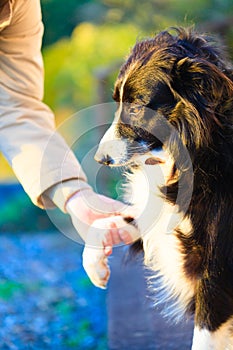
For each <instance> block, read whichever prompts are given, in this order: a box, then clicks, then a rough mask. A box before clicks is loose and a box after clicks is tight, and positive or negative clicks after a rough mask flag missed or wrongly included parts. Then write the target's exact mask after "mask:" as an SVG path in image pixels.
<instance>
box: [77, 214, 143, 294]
mask: <svg viewBox="0 0 233 350" xmlns="http://www.w3.org/2000/svg"><path fill="white" fill-rule="evenodd" d="M138 238H139V232H138V230H137V229H136V228H135V227H134V226H133V225H132V224H130V223H128V222H127V221H125V219H124V218H122V217H121V216H113V217H108V218H104V219H98V220H95V221H94V223H93V224H92V226H91V227H90V229H89V231H88V234H87V237H86V242H85V247H84V251H83V267H84V269H85V271H86V273H87V275H88V276H89V278H90V280H91V281H92V283H93V284H94V285H95V286H97V287H100V288H106V285H107V283H108V280H109V277H110V268H109V265H108V256H109V255H111V253H112V248H113V246H114V245H119V244H130V243H133V242H134V241H135V240H136V239H138Z"/></svg>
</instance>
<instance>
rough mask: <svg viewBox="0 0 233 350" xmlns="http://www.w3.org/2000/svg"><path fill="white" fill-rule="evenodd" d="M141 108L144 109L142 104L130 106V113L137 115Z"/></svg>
mask: <svg viewBox="0 0 233 350" xmlns="http://www.w3.org/2000/svg"><path fill="white" fill-rule="evenodd" d="M141 110H142V106H132V107H130V108H129V114H130V115H131V116H136V115H138V114H139V113H140V111H141Z"/></svg>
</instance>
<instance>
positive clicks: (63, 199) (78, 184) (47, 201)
mask: <svg viewBox="0 0 233 350" xmlns="http://www.w3.org/2000/svg"><path fill="white" fill-rule="evenodd" d="M83 190H92V187H91V186H90V185H89V184H88V183H87V182H85V181H83V180H79V179H71V180H67V181H63V182H60V183H57V184H55V185H54V186H52V187H50V188H49V189H47V190H46V191H45V192H44V193H43V194H42V195H41V198H40V200H41V202H42V203H43V207H45V208H52V207H54V206H57V207H58V208H59V209H60V210H61V211H63V212H64V213H66V203H67V201H68V200H69V199H70V198H71V197H72V196H73V195H74V194H75V193H77V192H80V191H83Z"/></svg>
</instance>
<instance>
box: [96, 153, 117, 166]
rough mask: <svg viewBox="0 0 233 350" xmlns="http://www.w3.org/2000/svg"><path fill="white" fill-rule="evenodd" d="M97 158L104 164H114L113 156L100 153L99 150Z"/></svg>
mask: <svg viewBox="0 0 233 350" xmlns="http://www.w3.org/2000/svg"><path fill="white" fill-rule="evenodd" d="M95 160H96V161H97V162H98V163H100V164H103V165H111V164H114V160H113V159H112V157H110V156H109V155H108V154H106V155H103V154H98V152H97V153H96V155H95Z"/></svg>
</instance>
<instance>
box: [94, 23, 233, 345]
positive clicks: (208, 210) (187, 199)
mask: <svg viewBox="0 0 233 350" xmlns="http://www.w3.org/2000/svg"><path fill="white" fill-rule="evenodd" d="M113 99H114V100H115V101H116V103H117V111H116V114H115V119H114V121H113V123H112V125H111V126H110V128H109V129H108V130H107V132H106V133H105V135H104V136H103V138H102V140H101V142H100V144H99V148H98V150H97V153H96V156H95V158H96V160H97V161H98V162H100V163H102V164H104V165H107V166H111V167H119V166H121V167H122V169H123V171H124V173H125V176H126V179H127V181H126V186H125V187H126V190H125V192H126V194H125V199H126V201H127V202H128V203H130V204H131V205H133V206H135V207H137V208H138V209H139V211H140V215H138V216H137V218H134V219H130V218H125V222H127V225H128V226H130V227H131V229H132V232H133V233H132V234H133V235H134V236H135V237H136V233H135V232H136V231H134V230H135V229H138V230H139V231H140V233H141V237H140V239H138V240H137V241H136V242H135V243H134V244H133V245H132V250H133V251H138V250H140V249H142V250H143V251H144V257H145V265H146V266H148V267H149V269H150V270H151V271H152V272H153V275H154V276H156V277H157V278H159V279H160V281H161V284H162V288H163V289H164V291H165V293H163V299H164V298H165V301H166V300H173V307H172V312H171V311H169V312H170V317H171V318H175V317H178V318H180V317H183V316H185V315H186V314H187V315H188V314H190V315H193V316H194V323H195V326H194V335H193V344H192V350H208V349H209V350H210V349H211V350H212V349H214V350H226V349H228V350H230V349H233V70H232V67H231V64H230V63H229V60H228V58H227V55H226V54H225V53H224V50H223V48H222V47H221V45H219V44H218V43H216V40H215V39H214V38H212V37H209V36H208V35H205V34H198V33H196V32H195V31H194V30H193V29H189V28H188V29H185V28H173V29H171V30H167V31H163V32H161V33H159V34H157V35H156V36H155V37H153V38H149V39H145V40H143V41H140V42H138V43H136V45H135V46H134V47H133V49H132V51H131V53H130V54H129V56H128V58H127V59H126V61H125V63H124V64H123V65H122V67H121V69H120V72H119V75H118V78H117V80H116V83H115V88H114V93H113ZM118 220H124V219H122V218H119V217H118ZM105 263H106V261H105ZM163 301H164V300H163Z"/></svg>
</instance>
